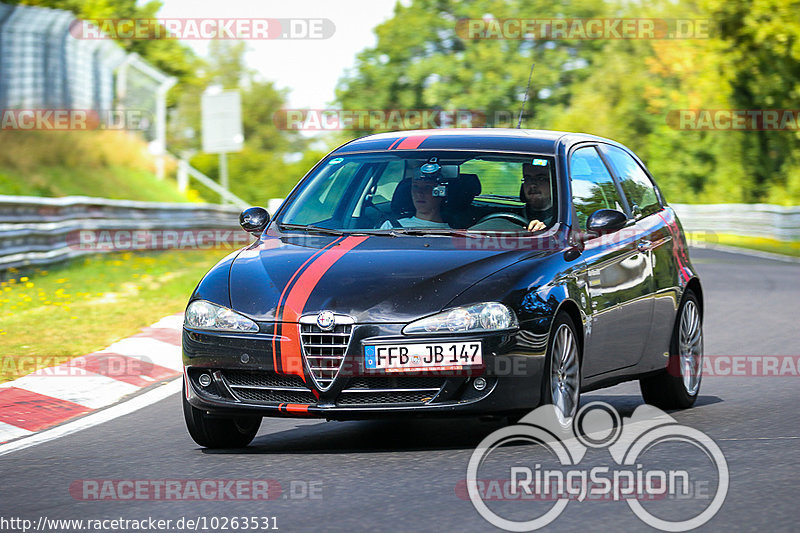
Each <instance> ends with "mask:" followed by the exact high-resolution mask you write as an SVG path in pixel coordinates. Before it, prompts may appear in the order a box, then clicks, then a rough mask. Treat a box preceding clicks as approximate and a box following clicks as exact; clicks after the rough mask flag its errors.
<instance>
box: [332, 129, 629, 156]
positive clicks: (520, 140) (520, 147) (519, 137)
mask: <svg viewBox="0 0 800 533" xmlns="http://www.w3.org/2000/svg"><path fill="white" fill-rule="evenodd" d="M586 141H602V142H607V143H611V144H614V145H618V146H621V145H619V143H616V142H614V141H611V140H609V139H604V138H603V137H597V136H595V135H589V134H586V133H569V132H564V131H550V130H524V129H511V128H450V129H444V128H443V129H432V130H412V131H395V132H389V133H378V134H375V135H368V136H366V137H361V138H359V139H355V140H353V141H350V142H348V143H346V144H344V145H342V146H340V147H339V148H337V149H336V150H334V152H333V153H332V154H331V155H333V154H345V153H354V152H383V151H387V150H480V151H484V150H485V151H497V152H523V153H527V152H530V153H536V154H553V155H554V154H555V153H556V151H557V150H558V146H559V144H565V145H568V146H569V145H572V144H576V143H579V142H586Z"/></svg>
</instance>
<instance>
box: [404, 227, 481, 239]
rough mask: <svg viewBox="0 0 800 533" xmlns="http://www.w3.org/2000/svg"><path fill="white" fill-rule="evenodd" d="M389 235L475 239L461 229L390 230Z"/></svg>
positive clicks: (472, 235)
mask: <svg viewBox="0 0 800 533" xmlns="http://www.w3.org/2000/svg"><path fill="white" fill-rule="evenodd" d="M388 234H389V235H392V234H394V235H429V236H431V235H432V236H436V237H452V236H453V235H455V236H458V237H476V235H474V234H471V233H469V232H468V231H467V230H463V229H439V228H392V229H390V230H389V233H388Z"/></svg>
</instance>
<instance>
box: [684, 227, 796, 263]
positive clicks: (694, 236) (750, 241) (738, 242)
mask: <svg viewBox="0 0 800 533" xmlns="http://www.w3.org/2000/svg"><path fill="white" fill-rule="evenodd" d="M686 237H687V239H688V240H689V242H690V243H692V242H697V243H701V244H702V245H704V246H707V247H709V248H713V246H714V245H715V244H722V245H724V246H735V247H737V248H745V249H748V250H757V251H760V252H770V253H773V254H781V255H788V256H792V257H800V241H779V240H775V239H766V238H763V237H743V236H741V235H729V234H725V233H711V232H699V231H698V232H688V233H687V235H686Z"/></svg>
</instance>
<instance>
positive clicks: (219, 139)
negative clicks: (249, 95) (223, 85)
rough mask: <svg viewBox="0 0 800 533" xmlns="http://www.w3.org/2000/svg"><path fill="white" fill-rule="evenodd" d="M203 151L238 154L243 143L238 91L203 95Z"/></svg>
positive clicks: (240, 103)
mask: <svg viewBox="0 0 800 533" xmlns="http://www.w3.org/2000/svg"><path fill="white" fill-rule="evenodd" d="M202 107H203V151H204V152H206V153H208V154H221V153H225V152H238V151H240V150H241V149H242V144H243V143H244V134H243V133H242V99H241V97H240V96H239V91H222V92H219V93H210V92H206V93H203V100H202Z"/></svg>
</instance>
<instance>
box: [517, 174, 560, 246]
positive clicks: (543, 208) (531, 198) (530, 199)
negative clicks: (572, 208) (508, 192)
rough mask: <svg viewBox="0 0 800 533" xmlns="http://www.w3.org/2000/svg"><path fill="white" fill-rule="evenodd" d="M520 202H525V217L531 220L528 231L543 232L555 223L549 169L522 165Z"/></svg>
mask: <svg viewBox="0 0 800 533" xmlns="http://www.w3.org/2000/svg"><path fill="white" fill-rule="evenodd" d="M520 193H521V194H520V200H522V201H523V202H525V215H526V218H528V219H529V220H530V222H529V223H528V231H531V232H535V231H541V230H543V229H545V228H546V227H548V226H549V225H551V224H552V222H553V197H552V194H551V189H550V171H549V170H548V168H547V167H540V166H534V165H531V164H530V163H523V164H522V190H521V191H520Z"/></svg>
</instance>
